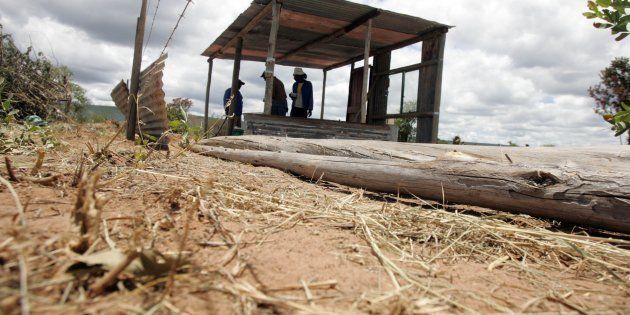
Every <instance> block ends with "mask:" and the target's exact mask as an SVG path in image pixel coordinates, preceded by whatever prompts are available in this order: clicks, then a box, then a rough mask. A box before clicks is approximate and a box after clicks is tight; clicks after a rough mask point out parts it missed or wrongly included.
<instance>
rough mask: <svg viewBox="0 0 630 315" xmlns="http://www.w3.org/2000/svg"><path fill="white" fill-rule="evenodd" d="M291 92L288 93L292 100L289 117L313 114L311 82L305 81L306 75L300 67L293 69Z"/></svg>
mask: <svg viewBox="0 0 630 315" xmlns="http://www.w3.org/2000/svg"><path fill="white" fill-rule="evenodd" d="M293 78H294V79H295V83H293V93H291V94H289V96H290V97H291V99H292V100H293V104H292V106H291V117H298V118H307V117H311V115H313V84H312V83H311V82H310V81H307V80H306V78H307V75H306V73H304V70H302V68H295V70H294V71H293Z"/></svg>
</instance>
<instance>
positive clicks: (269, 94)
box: [264, 0, 281, 115]
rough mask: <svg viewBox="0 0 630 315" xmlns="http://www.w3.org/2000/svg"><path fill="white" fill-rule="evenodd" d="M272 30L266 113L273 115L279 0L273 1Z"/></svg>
mask: <svg viewBox="0 0 630 315" xmlns="http://www.w3.org/2000/svg"><path fill="white" fill-rule="evenodd" d="M271 6H272V8H271V32H270V33H269V49H268V50H267V62H266V69H265V80H266V84H265V111H264V113H265V115H271V106H272V103H273V81H274V80H273V75H274V70H275V67H276V39H277V38H278V29H279V28H280V6H281V5H280V4H279V3H278V1H277V0H272V1H271Z"/></svg>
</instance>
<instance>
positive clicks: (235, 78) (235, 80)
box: [227, 37, 243, 136]
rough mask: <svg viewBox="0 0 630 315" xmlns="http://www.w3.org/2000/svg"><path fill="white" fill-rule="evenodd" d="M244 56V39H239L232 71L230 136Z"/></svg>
mask: <svg viewBox="0 0 630 315" xmlns="http://www.w3.org/2000/svg"><path fill="white" fill-rule="evenodd" d="M242 56H243V38H242V37H239V38H238V40H237V42H236V53H235V55H234V69H233V71H232V94H231V95H230V99H232V103H231V104H230V108H229V110H228V118H227V119H228V133H227V135H228V136H231V135H232V133H233V132H234V111H235V109H236V106H237V104H236V103H237V100H236V95H237V94H238V92H239V89H240V85H239V76H240V73H241V58H242Z"/></svg>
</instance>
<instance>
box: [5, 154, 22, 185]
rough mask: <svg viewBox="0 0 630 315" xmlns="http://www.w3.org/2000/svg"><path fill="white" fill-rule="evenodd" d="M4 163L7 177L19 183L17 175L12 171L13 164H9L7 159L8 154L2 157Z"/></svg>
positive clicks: (9, 160)
mask: <svg viewBox="0 0 630 315" xmlns="http://www.w3.org/2000/svg"><path fill="white" fill-rule="evenodd" d="M4 164H5V165H6V167H7V174H8V175H9V179H10V180H11V181H13V182H16V183H19V182H20V180H19V179H18V178H17V176H15V173H14V172H13V166H11V159H9V157H8V156H5V157H4Z"/></svg>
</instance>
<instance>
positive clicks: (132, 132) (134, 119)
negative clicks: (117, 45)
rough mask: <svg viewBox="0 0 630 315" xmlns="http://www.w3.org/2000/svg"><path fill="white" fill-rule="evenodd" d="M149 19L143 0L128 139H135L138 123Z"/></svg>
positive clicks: (137, 39) (145, 2)
mask: <svg viewBox="0 0 630 315" xmlns="http://www.w3.org/2000/svg"><path fill="white" fill-rule="evenodd" d="M146 20H147V0H142V7H141V9H140V17H139V18H138V24H137V25H136V43H135V47H134V52H133V68H132V69H131V87H130V92H129V93H130V94H129V116H128V117H129V120H128V121H127V140H135V138H136V126H137V124H138V91H139V90H140V68H141V67H142V43H143V42H144V27H145V23H146Z"/></svg>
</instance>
